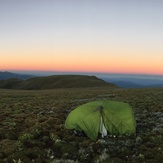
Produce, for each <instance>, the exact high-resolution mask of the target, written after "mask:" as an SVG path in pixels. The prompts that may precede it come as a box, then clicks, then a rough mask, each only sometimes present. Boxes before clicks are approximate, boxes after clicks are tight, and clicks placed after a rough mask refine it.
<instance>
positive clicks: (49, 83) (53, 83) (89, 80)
mask: <svg viewBox="0 0 163 163" xmlns="http://www.w3.org/2000/svg"><path fill="white" fill-rule="evenodd" d="M82 87H110V88H116V86H115V85H114V84H111V83H108V82H105V81H103V80H102V79H99V78H97V77H96V76H87V75H54V76H46V77H35V78H30V79H27V80H21V79H17V78H12V79H7V80H1V81H0V88H4V89H23V90H42V89H55V88H82Z"/></svg>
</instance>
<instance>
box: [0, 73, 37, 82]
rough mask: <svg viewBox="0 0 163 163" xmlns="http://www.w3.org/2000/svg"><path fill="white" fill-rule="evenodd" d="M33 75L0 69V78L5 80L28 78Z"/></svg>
mask: <svg viewBox="0 0 163 163" xmlns="http://www.w3.org/2000/svg"><path fill="white" fill-rule="evenodd" d="M32 77H34V76H33V75H23V74H17V73H12V72H8V71H5V72H2V71H0V80H7V79H11V78H18V79H22V80H25V79H29V78H32Z"/></svg>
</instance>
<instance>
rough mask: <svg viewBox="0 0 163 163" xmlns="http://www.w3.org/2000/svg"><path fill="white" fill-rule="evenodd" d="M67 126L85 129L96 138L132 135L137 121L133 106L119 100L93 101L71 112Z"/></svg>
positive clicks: (87, 133)
mask: <svg viewBox="0 0 163 163" xmlns="http://www.w3.org/2000/svg"><path fill="white" fill-rule="evenodd" d="M65 128H67V129H75V130H78V131H84V132H85V134H86V135H87V136H88V137H89V138H91V139H93V140H96V139H97V137H98V133H101V134H102V137H104V136H106V135H107V134H110V135H123V134H126V135H130V134H133V133H135V130H136V121H135V118H134V114H133V110H132V108H131V106H130V105H129V104H127V103H124V102H118V101H108V100H103V101H93V102H88V103H86V104H83V105H81V106H79V107H77V108H76V109H74V110H73V111H71V112H70V113H69V115H68V116H67V118H66V121H65Z"/></svg>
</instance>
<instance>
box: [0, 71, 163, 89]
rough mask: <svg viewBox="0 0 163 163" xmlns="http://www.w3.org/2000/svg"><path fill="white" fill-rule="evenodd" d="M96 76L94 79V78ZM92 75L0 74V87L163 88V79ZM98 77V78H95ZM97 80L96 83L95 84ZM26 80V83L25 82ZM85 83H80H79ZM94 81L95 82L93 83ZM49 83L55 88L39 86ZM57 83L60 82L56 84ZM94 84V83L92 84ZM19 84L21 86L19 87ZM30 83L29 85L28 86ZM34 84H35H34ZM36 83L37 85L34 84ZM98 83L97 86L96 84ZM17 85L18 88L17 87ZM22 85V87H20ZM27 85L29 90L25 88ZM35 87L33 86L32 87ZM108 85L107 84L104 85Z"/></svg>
mask: <svg viewBox="0 0 163 163" xmlns="http://www.w3.org/2000/svg"><path fill="white" fill-rule="evenodd" d="M93 76H94V77H93ZM93 76H92V75H90V74H89V75H88V74H87V75H84V74H82V75H68V74H66V75H64V74H57V75H50V76H45V75H42V76H40V75H39V76H36V75H27V74H20V73H12V72H7V71H5V72H0V87H1V88H7V87H9V88H14V87H15V88H20V89H35V88H34V85H35V87H39V88H38V89H42V88H41V87H44V88H47V89H50V88H53V87H55V88H56V87H59V88H60V87H81V86H82V85H83V86H87V87H88V86H94V85H96V84H97V83H98V84H97V86H98V85H100V84H99V80H100V81H101V82H103V84H104V81H105V82H107V83H109V84H110V83H112V85H116V86H118V87H121V88H154V87H163V80H161V79H157V78H156V79H154V78H147V76H144V78H143V77H142V76H141V77H133V76H127V77H126V76H124V77H122V75H121V77H112V75H109V74H108V75H105V76H103V75H99V74H97V75H96V74H93ZM95 76H96V77H95ZM95 78H96V80H97V81H98V82H97V81H96V82H95ZM23 80H24V81H23ZM80 80H81V81H83V80H84V81H83V83H80V82H79V81H80ZM93 80H94V81H93ZM41 82H42V83H44V84H45V83H47V84H49V83H50V82H53V84H52V85H53V86H52V85H51V84H50V85H49V86H45V85H44V86H43V84H42V86H38V85H40V83H41ZM56 82H58V83H57V84H56ZM91 82H93V83H91ZM18 83H19V86H18ZM22 83H23V84H22ZM27 83H28V84H27ZM32 83H33V84H32ZM34 83H35V84H34ZM95 83H96V84H95ZM101 84H102V83H101ZM16 85H17V86H16ZM20 85H21V86H20ZM25 85H27V88H25V87H26V86H25ZM31 85H33V86H31ZM104 85H106V83H105V84H104Z"/></svg>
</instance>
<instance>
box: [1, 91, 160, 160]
mask: <svg viewBox="0 0 163 163" xmlns="http://www.w3.org/2000/svg"><path fill="white" fill-rule="evenodd" d="M97 99H111V100H119V101H124V102H128V103H129V104H130V105H131V106H132V107H133V109H134V112H135V118H136V122H137V131H136V133H135V135H131V136H119V137H115V136H114V135H108V136H107V137H106V138H104V139H101V138H100V136H99V138H98V140H97V141H92V140H90V139H89V138H88V137H86V136H85V135H84V134H82V133H78V132H75V131H73V130H67V129H65V128H64V122H65V119H66V117H67V115H68V113H69V112H70V111H71V110H72V109H74V108H75V107H77V106H79V105H81V104H83V103H86V102H88V101H93V100H97ZM162 160H163V89H115V90H114V89H113V90H109V89H108V90H106V88H104V89H101V88H96V89H88V88H87V89H66V90H61V89H60V90H49V91H48V90H47V91H9V90H0V162H4V163H21V162H23V163H49V162H50V163H80V162H81V163H123V162H124V163H140V162H142V163H143V162H145V163H161V162H162Z"/></svg>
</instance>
